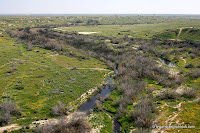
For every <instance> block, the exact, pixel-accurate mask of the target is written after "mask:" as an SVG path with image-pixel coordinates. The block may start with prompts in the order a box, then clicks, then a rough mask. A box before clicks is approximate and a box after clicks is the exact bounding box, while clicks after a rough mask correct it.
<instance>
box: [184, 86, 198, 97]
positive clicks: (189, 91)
mask: <svg viewBox="0 0 200 133" xmlns="http://www.w3.org/2000/svg"><path fill="white" fill-rule="evenodd" d="M182 96H183V97H186V98H195V97H196V96H197V92H196V91H195V90H194V89H192V88H187V89H185V90H184V92H183V95H182Z"/></svg>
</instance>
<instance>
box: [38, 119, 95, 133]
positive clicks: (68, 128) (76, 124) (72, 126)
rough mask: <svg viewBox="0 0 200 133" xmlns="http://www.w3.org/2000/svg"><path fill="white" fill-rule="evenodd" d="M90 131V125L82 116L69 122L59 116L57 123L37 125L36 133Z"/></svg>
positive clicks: (77, 132) (81, 132)
mask: <svg viewBox="0 0 200 133" xmlns="http://www.w3.org/2000/svg"><path fill="white" fill-rule="evenodd" d="M90 131H91V126H90V124H89V123H88V122H86V121H85V120H84V119H83V118H75V119H73V120H72V121H70V122H67V121H66V119H65V118H64V117H63V118H60V119H59V121H58V122H57V123H49V124H46V125H44V126H40V127H38V128H37V129H36V130H35V132H37V133H87V132H90Z"/></svg>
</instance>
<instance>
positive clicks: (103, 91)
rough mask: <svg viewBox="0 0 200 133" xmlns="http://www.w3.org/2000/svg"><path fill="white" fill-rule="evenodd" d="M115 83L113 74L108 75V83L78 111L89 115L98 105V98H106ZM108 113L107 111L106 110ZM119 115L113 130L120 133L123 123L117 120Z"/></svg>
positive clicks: (114, 122) (114, 121)
mask: <svg viewBox="0 0 200 133" xmlns="http://www.w3.org/2000/svg"><path fill="white" fill-rule="evenodd" d="M117 72H118V71H117V70H115V73H117ZM113 84H114V82H113V81H112V75H111V76H110V77H108V79H107V84H106V85H105V86H104V87H102V88H101V89H100V91H99V92H98V93H97V94H95V95H94V96H93V97H92V98H90V99H89V100H88V101H86V102H85V103H83V104H82V105H81V106H80V107H79V109H78V112H84V113H86V114H87V115H89V114H90V111H91V110H94V108H95V107H96V105H95V101H96V100H99V99H104V98H106V96H108V95H109V94H110V93H111V92H112V90H113V89H114V88H113ZM104 112H106V113H108V112H107V111H104ZM117 119H118V118H117V117H116V118H115V119H114V120H113V132H114V133H120V128H121V125H120V124H119V122H118V121H117Z"/></svg>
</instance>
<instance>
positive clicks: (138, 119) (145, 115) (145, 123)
mask: <svg viewBox="0 0 200 133" xmlns="http://www.w3.org/2000/svg"><path fill="white" fill-rule="evenodd" d="M155 111H156V108H155V106H154V104H153V102H152V100H151V99H150V98H147V97H145V98H143V100H141V101H140V102H139V103H138V104H137V105H136V107H135V110H134V112H133V113H132V119H133V120H134V121H135V125H136V126H138V127H143V128H149V127H151V125H152V113H154V112H155Z"/></svg>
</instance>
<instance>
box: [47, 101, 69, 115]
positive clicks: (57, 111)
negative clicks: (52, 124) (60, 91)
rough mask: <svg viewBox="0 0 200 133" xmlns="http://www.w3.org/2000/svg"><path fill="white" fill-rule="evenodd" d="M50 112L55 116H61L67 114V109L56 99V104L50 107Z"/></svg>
mask: <svg viewBox="0 0 200 133" xmlns="http://www.w3.org/2000/svg"><path fill="white" fill-rule="evenodd" d="M51 112H52V114H53V115H56V116H63V115H66V114H67V109H66V107H65V105H64V104H63V103H61V102H60V101H58V104H57V105H56V106H54V107H52V109H51Z"/></svg>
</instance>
